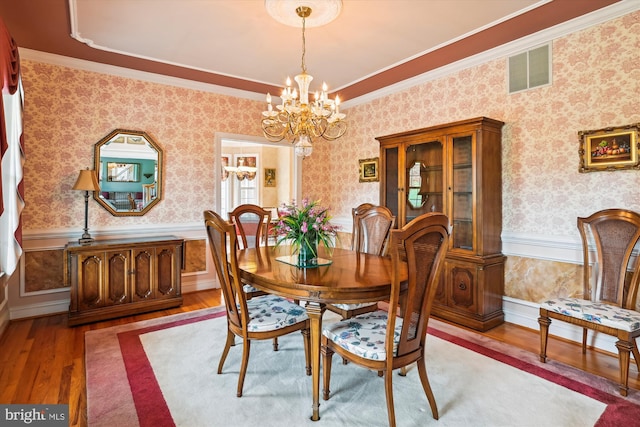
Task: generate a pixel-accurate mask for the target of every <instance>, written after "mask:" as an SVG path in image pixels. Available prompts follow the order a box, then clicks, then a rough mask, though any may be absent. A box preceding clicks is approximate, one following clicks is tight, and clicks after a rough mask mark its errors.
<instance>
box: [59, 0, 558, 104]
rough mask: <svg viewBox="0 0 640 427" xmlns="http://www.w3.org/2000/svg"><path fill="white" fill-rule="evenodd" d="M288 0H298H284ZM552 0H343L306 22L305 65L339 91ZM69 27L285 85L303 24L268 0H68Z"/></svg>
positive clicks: (110, 46) (110, 42) (160, 56)
mask: <svg viewBox="0 0 640 427" xmlns="http://www.w3.org/2000/svg"><path fill="white" fill-rule="evenodd" d="M290 1H291V2H292V4H293V5H292V8H293V9H295V7H296V6H297V5H298V4H303V3H304V0H290ZM548 1H549V0H543V1H539V0H343V8H342V12H341V14H340V15H339V16H338V18H337V19H336V20H335V21H333V22H331V23H329V24H327V25H325V26H322V27H315V28H307V29H306V48H307V53H306V65H307V70H308V73H309V74H311V75H312V76H314V77H315V81H314V82H313V83H312V85H311V90H312V91H314V90H316V89H317V88H318V87H319V86H320V85H321V84H322V81H323V80H324V81H326V82H327V84H329V86H330V88H329V90H330V91H335V90H338V89H341V88H344V87H347V86H349V85H352V84H354V83H356V82H358V81H361V80H363V79H364V78H366V77H369V76H372V75H375V74H377V73H379V72H381V71H384V70H386V69H388V68H390V67H393V66H394V65H398V64H400V63H403V62H406V61H407V60H409V59H412V58H414V57H417V56H420V55H422V54H425V53H427V52H429V51H432V50H434V49H435V48H437V47H439V46H443V45H446V44H449V43H452V42H453V41H455V40H458V39H461V38H463V37H464V36H466V35H470V34H473V33H476V32H478V31H480V30H482V29H484V28H487V27H490V26H492V25H495V24H496V23H499V22H501V21H504V20H506V19H507V18H509V17H513V16H515V15H519V14H521V13H523V12H525V11H527V10H530V9H532V8H535V7H538V6H540V5H542V4H545V3H548ZM69 6H70V13H71V30H72V36H73V37H74V38H76V39H79V40H81V41H83V42H84V43H87V44H88V45H90V46H92V47H94V48H98V49H102V50H106V51H111V52H117V53H123V54H126V55H130V56H135V57H140V58H145V59H152V60H154V61H159V62H164V63H169V64H174V65H180V66H183V67H188V68H193V69H198V70H203V71H207V72H212V73H216V74H222V75H226V76H232V77H237V78H240V79H243V80H250V81H255V82H260V83H266V84H270V85H275V86H282V85H283V84H284V80H285V79H286V77H287V75H289V76H291V77H292V78H293V76H294V75H296V74H298V73H299V72H300V66H301V54H302V32H301V29H300V28H294V27H289V26H286V25H283V24H281V23H279V22H277V21H276V20H275V19H273V18H272V17H271V16H269V15H268V14H267V12H266V10H265V7H264V0H235V1H231V0H69Z"/></svg>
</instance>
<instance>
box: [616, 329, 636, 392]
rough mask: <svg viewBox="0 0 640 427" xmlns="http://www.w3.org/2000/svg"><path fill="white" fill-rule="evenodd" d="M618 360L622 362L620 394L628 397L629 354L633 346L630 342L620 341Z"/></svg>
mask: <svg viewBox="0 0 640 427" xmlns="http://www.w3.org/2000/svg"><path fill="white" fill-rule="evenodd" d="M616 347H617V348H618V358H619V360H620V394H621V395H622V396H626V395H627V393H628V392H629V353H630V352H631V351H632V349H633V345H632V344H631V342H629V341H623V340H618V341H617V342H616Z"/></svg>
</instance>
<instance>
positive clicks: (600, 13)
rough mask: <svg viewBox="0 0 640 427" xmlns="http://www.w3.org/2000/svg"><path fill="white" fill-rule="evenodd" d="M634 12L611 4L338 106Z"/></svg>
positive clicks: (639, 6) (624, 2)
mask: <svg viewBox="0 0 640 427" xmlns="http://www.w3.org/2000/svg"><path fill="white" fill-rule="evenodd" d="M636 10H640V2H639V1H637V0H621V1H620V2H618V3H614V4H612V5H610V6H607V7H604V8H602V9H599V10H596V11H594V12H591V13H588V14H586V15H583V16H580V17H578V18H574V19H572V20H569V21H567V22H563V23H562V24H558V25H556V26H553V27H550V28H547V29H545V30H542V31H538V32H537V33H534V34H531V35H529V36H526V37H522V38H520V39H517V40H514V41H512V42H509V43H505V44H503V45H500V46H497V47H495V48H493V49H489V50H486V51H484V52H481V53H478V54H476V55H473V56H469V57H467V58H464V59H461V60H460V61H457V62H453V63H451V64H448V65H445V66H443V67H440V68H437V69H435V70H432V71H429V72H426V73H424V74H420V75H418V76H415V77H412V78H410V79H406V80H403V81H401V82H398V83H395V84H392V85H390V86H386V87H384V88H382V89H378V90H376V91H373V92H370V93H368V94H366V95H362V96H359V97H357V98H353V99H350V100H347V101H344V102H342V103H341V104H340V107H341V108H342V109H345V110H346V109H347V108H351V107H355V106H357V105H361V104H366V103H368V102H371V101H374V100H376V99H378V98H382V97H385V96H388V95H392V94H394V93H397V92H401V91H403V90H407V89H410V88H412V87H414V86H418V85H420V84H423V83H427V82H430V81H433V80H437V79H440V78H442V77H446V76H448V75H450V74H453V73H456V72H459V71H462V70H465V69H467V68H471V67H475V66H478V65H481V64H484V63H486V62H489V61H492V60H495V59H500V58H503V57H508V56H511V55H513V54H515V53H520V52H522V51H526V50H529V49H531V48H534V47H537V46H540V45H544V44H546V43H549V42H551V41H552V40H554V39H557V38H560V37H564V36H567V35H569V34H572V33H575V32H578V31H580V30H584V29H586V28H589V27H592V26H594V25H598V24H601V23H603V22H607V21H610V20H612V19H616V18H619V17H621V16H624V15H626V14H628V13H631V12H634V11H636Z"/></svg>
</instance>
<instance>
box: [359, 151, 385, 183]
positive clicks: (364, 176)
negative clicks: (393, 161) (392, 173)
mask: <svg viewBox="0 0 640 427" xmlns="http://www.w3.org/2000/svg"><path fill="white" fill-rule="evenodd" d="M378 159H379V158H378V157H374V158H371V159H360V182H374V181H380V176H379V174H378Z"/></svg>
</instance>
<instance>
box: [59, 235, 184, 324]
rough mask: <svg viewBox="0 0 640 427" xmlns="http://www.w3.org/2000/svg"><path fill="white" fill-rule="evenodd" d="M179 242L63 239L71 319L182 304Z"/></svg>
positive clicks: (82, 320) (102, 317)
mask: <svg viewBox="0 0 640 427" xmlns="http://www.w3.org/2000/svg"><path fill="white" fill-rule="evenodd" d="M182 247H183V240H182V239H177V238H175V237H152V238H147V239H118V240H97V241H94V242H92V243H90V244H84V245H81V244H79V243H76V242H70V243H69V244H67V246H66V247H65V259H66V263H65V280H67V282H68V285H69V287H70V289H71V302H70V305H69V325H70V326H73V325H78V324H82V323H88V322H95V321H99V320H105V319H112V318H115V317H120V316H127V315H132V314H138V313H144V312H147V311H153V310H160V309H165V308H170V307H177V306H179V305H181V304H182V294H181V290H180V285H181V277H182V276H181V267H182Z"/></svg>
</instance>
